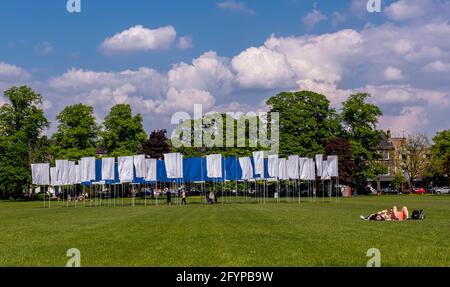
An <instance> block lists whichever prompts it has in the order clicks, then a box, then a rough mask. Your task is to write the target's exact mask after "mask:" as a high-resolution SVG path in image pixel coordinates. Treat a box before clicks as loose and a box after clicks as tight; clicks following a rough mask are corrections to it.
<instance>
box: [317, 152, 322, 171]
mask: <svg viewBox="0 0 450 287" xmlns="http://www.w3.org/2000/svg"><path fill="white" fill-rule="evenodd" d="M322 162H323V154H317V155H316V168H317V174H322Z"/></svg>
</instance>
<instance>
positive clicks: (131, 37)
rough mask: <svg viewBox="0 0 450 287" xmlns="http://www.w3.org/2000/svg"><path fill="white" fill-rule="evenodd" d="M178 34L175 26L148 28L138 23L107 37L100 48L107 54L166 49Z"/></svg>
mask: <svg viewBox="0 0 450 287" xmlns="http://www.w3.org/2000/svg"><path fill="white" fill-rule="evenodd" d="M176 36H177V32H176V31H175V28H174V27H173V26H166V27H161V28H157V29H148V28H145V27H143V26H142V25H137V26H134V27H131V28H129V29H127V30H125V31H123V32H120V33H118V34H116V35H114V36H112V37H110V38H106V39H105V40H104V41H103V43H102V44H101V45H100V50H101V51H102V52H104V53H105V54H113V53H121V52H139V51H151V50H164V49H168V48H170V46H171V45H172V43H173V42H174V41H175V39H176Z"/></svg>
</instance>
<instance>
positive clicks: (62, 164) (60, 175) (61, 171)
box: [55, 159, 69, 185]
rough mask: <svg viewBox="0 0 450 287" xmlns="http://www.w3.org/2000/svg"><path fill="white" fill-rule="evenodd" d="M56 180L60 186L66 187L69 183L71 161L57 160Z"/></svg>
mask: <svg viewBox="0 0 450 287" xmlns="http://www.w3.org/2000/svg"><path fill="white" fill-rule="evenodd" d="M55 164H56V165H55V168H56V179H55V182H57V183H58V184H60V185H66V184H67V183H68V182H69V161H68V160H65V159H63V160H56V161H55Z"/></svg>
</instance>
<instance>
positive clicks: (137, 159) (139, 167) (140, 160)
mask: <svg viewBox="0 0 450 287" xmlns="http://www.w3.org/2000/svg"><path fill="white" fill-rule="evenodd" d="M133 164H134V170H135V175H136V177H137V178H144V177H145V171H146V166H145V155H143V154H141V155H135V156H134V157H133Z"/></svg>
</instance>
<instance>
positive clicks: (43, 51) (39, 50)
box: [34, 42, 55, 56]
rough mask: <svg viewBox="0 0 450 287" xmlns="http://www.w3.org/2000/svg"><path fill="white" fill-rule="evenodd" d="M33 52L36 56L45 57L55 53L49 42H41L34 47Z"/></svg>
mask: <svg viewBox="0 0 450 287" xmlns="http://www.w3.org/2000/svg"><path fill="white" fill-rule="evenodd" d="M34 51H35V52H36V54H38V55H41V56H47V55H49V54H51V53H53V52H54V51H55V48H53V46H52V44H51V43H49V42H42V43H39V44H38V45H37V46H36V47H35V49H34Z"/></svg>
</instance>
